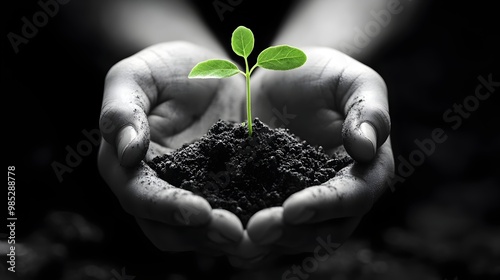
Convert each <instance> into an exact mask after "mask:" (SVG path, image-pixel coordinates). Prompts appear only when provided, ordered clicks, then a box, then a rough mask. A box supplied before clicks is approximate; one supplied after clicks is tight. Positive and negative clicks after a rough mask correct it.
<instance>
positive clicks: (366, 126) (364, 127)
mask: <svg viewBox="0 0 500 280" xmlns="http://www.w3.org/2000/svg"><path fill="white" fill-rule="evenodd" d="M359 129H360V130H361V133H362V134H363V136H364V137H365V138H366V139H367V140H368V141H370V143H371V144H372V148H373V150H372V152H373V155H375V152H376V151H377V133H376V132H375V128H374V127H373V126H372V125H371V124H370V123H367V122H364V123H362V124H361V125H360V126H359Z"/></svg>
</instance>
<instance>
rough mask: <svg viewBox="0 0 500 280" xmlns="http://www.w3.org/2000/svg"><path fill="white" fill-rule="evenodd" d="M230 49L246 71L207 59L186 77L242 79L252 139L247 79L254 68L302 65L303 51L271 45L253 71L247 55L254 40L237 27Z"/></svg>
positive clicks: (243, 29)
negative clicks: (244, 84) (241, 60)
mask: <svg viewBox="0 0 500 280" xmlns="http://www.w3.org/2000/svg"><path fill="white" fill-rule="evenodd" d="M231 47H232V49H233V51H234V52H235V53H236V54H237V55H238V56H241V57H243V58H244V59H245V72H243V71H242V70H240V69H239V68H238V66H236V64H234V63H232V62H231V61H229V60H224V59H209V60H206V61H203V62H200V63H198V64H196V66H194V67H193V69H192V70H191V72H190V73H189V76H188V77H189V78H191V79H193V78H197V79H222V78H228V77H231V76H234V75H236V74H238V73H239V74H242V75H243V76H245V81H246V94H247V96H246V105H247V106H246V107H247V123H248V135H249V136H252V104H251V95H250V76H251V75H252V73H253V71H254V70H255V69H256V68H257V67H262V68H264V69H269V70H282V71H283V70H291V69H294V68H298V67H300V66H302V65H303V64H304V63H305V62H306V60H307V57H306V55H305V53H304V52H303V51H301V50H299V49H297V48H295V47H291V46H288V45H279V46H273V47H269V48H267V49H265V50H263V51H262V52H261V53H260V54H259V56H258V57H257V63H256V64H255V65H254V66H253V67H252V68H249V66H248V56H250V53H252V50H253V47H254V37H253V33H252V31H251V30H250V29H248V28H246V27H244V26H239V27H238V28H236V29H235V30H234V32H233V36H232V38H231Z"/></svg>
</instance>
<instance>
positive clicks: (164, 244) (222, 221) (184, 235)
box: [137, 209, 243, 255]
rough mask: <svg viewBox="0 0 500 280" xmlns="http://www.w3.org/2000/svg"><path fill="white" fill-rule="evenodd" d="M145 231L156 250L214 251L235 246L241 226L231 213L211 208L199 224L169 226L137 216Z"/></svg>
mask: <svg viewBox="0 0 500 280" xmlns="http://www.w3.org/2000/svg"><path fill="white" fill-rule="evenodd" d="M137 222H138V224H139V225H140V227H141V228H142V230H143V231H144V233H145V235H146V236H147V237H148V238H149V239H150V240H151V242H152V243H153V244H154V245H155V246H156V247H157V248H159V249H160V250H163V251H171V252H181V251H198V252H202V253H206V254H211V255H217V254H220V253H225V251H228V250H229V249H228V248H231V247H234V246H236V244H238V243H239V242H240V240H241V239H242V238H243V226H242V225H241V222H239V220H238V219H237V217H236V216H234V214H232V213H230V212H228V211H225V210H218V209H216V210H213V211H212V219H211V220H210V223H209V224H207V225H205V226H201V227H188V226H172V225H167V224H164V223H160V222H157V221H152V220H147V219H141V218H137Z"/></svg>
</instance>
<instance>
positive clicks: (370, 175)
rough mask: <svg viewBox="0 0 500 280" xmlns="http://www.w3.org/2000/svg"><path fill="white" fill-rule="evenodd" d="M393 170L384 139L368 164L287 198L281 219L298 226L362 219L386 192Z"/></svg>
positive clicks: (360, 165)
mask: <svg viewBox="0 0 500 280" xmlns="http://www.w3.org/2000/svg"><path fill="white" fill-rule="evenodd" d="M393 170H394V159H393V156H392V150H391V145H390V140H389V139H388V140H387V141H386V142H385V143H384V145H382V147H380V149H379V151H378V153H377V156H376V157H375V158H374V159H373V160H372V161H371V162H370V163H368V164H364V163H358V162H356V163H354V164H353V165H352V166H350V167H346V168H344V169H342V170H341V171H340V172H339V173H338V174H337V176H335V177H334V178H332V179H331V180H329V181H327V182H325V183H324V184H322V185H320V186H313V187H309V188H307V189H304V190H302V191H300V192H297V193H295V194H293V195H291V196H290V197H289V198H288V199H287V200H286V201H285V202H284V203H283V209H284V210H283V219H284V221H285V223H288V224H292V225H298V224H306V223H317V222H321V221H326V220H331V219H337V218H344V217H356V216H360V215H364V214H365V213H366V212H368V211H369V209H370V208H371V207H372V205H373V203H374V201H376V199H377V198H378V197H379V196H380V195H381V194H382V193H383V192H384V190H385V189H387V187H388V184H387V182H388V180H389V178H390V176H391V174H393Z"/></svg>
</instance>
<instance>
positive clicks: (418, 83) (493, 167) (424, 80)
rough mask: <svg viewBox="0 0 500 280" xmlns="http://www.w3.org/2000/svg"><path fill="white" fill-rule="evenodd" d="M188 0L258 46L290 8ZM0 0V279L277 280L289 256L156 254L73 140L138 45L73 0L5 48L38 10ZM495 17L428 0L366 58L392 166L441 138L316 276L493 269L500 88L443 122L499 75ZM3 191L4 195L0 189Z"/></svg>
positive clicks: (498, 258)
mask: <svg viewBox="0 0 500 280" xmlns="http://www.w3.org/2000/svg"><path fill="white" fill-rule="evenodd" d="M61 2H64V1H61ZM90 2H93V1H90ZM199 2H200V4H199V11H200V14H201V15H202V16H203V18H204V20H206V21H207V24H208V25H209V26H210V27H211V28H213V29H214V30H215V32H216V34H217V36H219V38H221V39H223V40H227V38H228V36H229V35H228V34H230V33H231V32H232V30H234V28H235V27H236V26H238V25H247V26H251V27H252V30H253V32H254V33H255V34H259V35H258V36H259V37H258V38H260V39H261V40H260V41H257V46H256V49H263V48H264V47H266V46H267V45H268V44H269V43H270V40H271V38H272V37H273V35H274V32H275V27H277V26H279V24H280V22H281V20H282V18H283V16H284V15H285V14H286V11H287V8H286V7H289V6H290V5H289V1H274V2H273V3H276V5H273V6H272V7H271V6H270V4H269V3H266V2H264V1H260V2H259V1H242V2H241V3H240V4H239V5H237V6H236V7H234V10H232V11H231V12H228V13H225V18H224V20H223V21H221V20H220V19H219V17H218V15H217V13H216V12H215V10H214V8H213V2H214V1H199ZM223 2H226V1H223ZM235 2H236V1H235ZM427 2H430V1H427ZM437 2H439V3H437ZM4 6H5V7H4V8H3V9H2V18H3V32H2V38H3V39H2V63H1V65H2V74H1V80H2V83H1V85H2V93H3V95H4V100H5V102H4V103H3V104H4V105H3V107H4V108H6V109H7V110H6V111H5V113H4V114H5V115H4V116H5V123H4V124H6V127H5V129H4V133H3V135H4V136H3V138H4V139H6V142H4V143H6V144H5V146H4V151H5V153H6V156H5V158H6V166H15V167H16V171H15V173H16V175H15V176H16V216H17V218H18V221H17V223H16V245H17V247H16V248H17V249H16V250H17V251H16V253H17V262H16V270H17V272H16V274H13V273H11V272H8V271H6V269H7V267H8V266H7V265H6V262H5V261H4V258H5V254H6V252H7V248H8V245H7V244H6V242H5V241H6V240H5V238H4V236H5V233H6V232H7V229H6V228H4V227H3V226H2V229H1V230H0V233H3V234H4V235H2V240H1V243H0V244H1V246H0V251H1V256H0V258H1V260H2V261H1V262H0V278H1V279H16V278H12V277H13V276H17V277H18V278H19V279H64V280H73V279H75V280H76V279H107V280H110V279H113V278H115V279H120V277H121V276H123V275H125V274H126V275H130V276H135V279H172V280H173V279H175V280H180V279H199V278H200V277H202V276H203V277H217V278H218V279H254V278H256V277H260V278H262V279H281V274H282V273H283V272H284V270H286V269H288V268H289V265H288V266H283V267H280V266H277V267H276V268H275V269H272V270H271V271H270V272H269V274H264V272H254V273H253V274H252V273H249V272H246V273H242V272H240V271H238V270H235V269H233V268H231V266H230V265H229V264H228V263H227V261H226V260H225V259H223V258H209V257H204V256H198V255H195V254H191V253H179V254H170V253H162V252H160V251H158V250H157V249H156V248H155V247H154V246H153V245H152V244H151V243H150V242H149V240H147V238H146V237H145V236H143V234H142V232H141V231H140V229H139V228H138V226H137V225H136V224H135V221H134V220H133V219H132V217H131V216H129V215H128V214H126V213H125V212H124V211H123V210H122V208H121V206H120V205H119V203H118V201H117V200H116V198H115V197H114V196H113V194H112V193H111V191H110V190H109V189H108V188H107V186H106V185H105V183H104V182H103V180H102V179H101V177H100V176H99V174H98V172H97V168H96V154H97V145H94V144H93V143H91V141H89V139H88V138H87V136H86V134H88V133H90V134H92V133H95V132H96V129H97V128H98V118H99V113H100V106H101V99H102V92H103V82H104V76H105V74H106V71H107V70H108V69H109V67H111V66H112V65H113V64H114V63H116V62H117V61H119V60H120V59H122V58H125V57H127V56H129V55H132V54H133V53H134V52H135V51H137V50H134V49H126V48H124V49H121V52H114V51H113V50H112V49H110V48H108V46H107V45H106V44H105V43H104V42H107V41H108V39H109V38H104V37H103V36H104V35H103V34H102V33H99V32H94V29H95V26H98V25H99V24H101V23H100V22H99V17H98V16H97V15H96V16H95V17H93V16H92V13H88V12H86V13H85V12H83V11H82V10H81V9H82V7H85V6H86V3H85V1H82V0H72V1H69V2H68V3H67V4H64V5H60V10H59V11H58V12H57V13H56V14H55V15H54V16H53V17H50V18H49V20H48V23H47V24H46V25H44V26H43V27H41V28H38V31H37V32H36V35H35V36H33V38H30V39H29V42H28V43H25V44H20V45H19V49H18V52H17V53H16V52H15V50H14V48H13V47H12V45H11V43H10V42H9V39H8V34H9V33H10V32H14V33H17V34H20V32H21V27H22V26H23V21H22V18H23V17H27V18H29V19H31V17H32V16H33V14H35V13H36V12H38V11H40V7H39V5H38V4H37V1H16V2H14V1H9V2H8V3H4ZM262 7H265V9H264V8H262ZM257 12H258V15H259V16H255V15H256V14H257ZM83 15H85V16H86V17H85V18H83V21H82V22H84V23H85V24H83V25H78V26H74V25H73V24H74V23H72V19H74V18H75V17H76V18H78V17H83ZM89 15H90V16H89ZM495 17H497V12H496V10H495V9H494V8H493V7H492V5H491V4H489V2H488V1H475V2H468V3H467V4H461V3H457V2H454V1H433V2H432V3H428V5H426V7H425V11H424V12H422V13H421V14H420V15H419V16H418V17H416V18H415V24H413V25H412V26H411V27H410V28H408V30H406V31H405V32H404V33H402V34H401V35H399V36H397V38H395V39H394V40H392V41H391V42H390V44H386V45H385V46H384V47H383V48H381V50H380V51H379V52H377V54H376V55H374V56H373V57H370V58H369V59H367V60H366V61H364V63H366V64H368V65H369V66H371V67H373V68H374V69H375V70H376V71H378V72H379V73H380V74H381V75H382V77H384V79H385V80H386V82H387V85H388V88H389V100H390V106H391V117H392V125H393V131H392V136H391V138H392V144H393V148H394V156H395V158H396V167H401V166H402V165H401V164H402V163H401V162H402V161H401V159H407V160H408V159H409V156H410V155H411V153H412V152H414V151H415V150H416V149H418V146H417V145H416V144H415V140H416V139H419V140H424V139H429V138H430V137H431V135H432V131H433V130H434V129H436V128H442V129H443V130H444V131H445V133H446V135H447V136H448V138H447V140H446V141H445V142H444V143H442V144H437V145H436V148H435V152H434V153H432V155H430V156H428V157H426V158H425V162H424V163H423V164H421V165H419V166H418V167H416V168H415V170H414V171H413V172H411V176H408V177H407V178H405V181H404V182H403V183H398V184H395V185H394V186H393V191H388V192H387V194H386V195H384V196H383V197H382V198H381V199H380V200H379V201H378V203H377V204H376V205H375V207H374V209H373V210H372V211H371V212H370V213H369V214H368V215H367V216H366V217H365V218H364V220H363V222H362V224H361V225H360V226H359V228H358V230H357V231H356V232H355V234H354V236H353V237H352V239H351V240H349V241H348V242H347V243H346V244H345V245H344V246H343V247H342V248H341V249H340V250H339V251H338V254H337V255H335V256H334V257H332V258H330V259H329V260H328V261H327V262H325V263H322V265H321V267H320V269H319V270H318V271H317V273H316V274H315V276H316V277H317V279H459V280H463V279H500V278H496V277H499V276H500V219H499V214H500V211H499V210H500V209H499V204H500V203H499V202H500V180H499V172H500V164H499V161H498V158H499V157H500V148H499V146H498V144H499V143H500V133H499V121H500V118H499V117H498V116H497V115H495V114H496V113H497V112H498V111H497V110H498V105H500V102H499V97H498V93H499V92H500V86H497V87H496V91H493V90H494V89H495V88H493V90H492V92H491V95H490V97H489V98H488V99H486V100H484V101H481V102H480V103H479V105H478V107H477V109H475V110H474V111H473V112H471V113H470V115H468V116H467V117H466V118H465V117H464V118H462V119H461V120H462V124H461V125H460V126H459V127H458V128H457V129H453V128H452V127H451V125H450V122H446V121H445V120H444V119H443V114H444V113H445V112H446V111H447V110H449V109H453V108H454V107H453V106H454V104H463V102H464V100H470V96H472V95H474V93H475V89H476V87H477V86H478V85H479V84H480V81H479V80H478V77H480V76H481V77H484V78H485V79H488V77H489V76H490V75H491V77H492V78H491V79H492V80H493V81H498V82H500V71H499V62H500V61H499V53H498V50H499V49H500V44H499V43H498V37H499V34H500V33H499V28H498V24H497V23H496V22H495V20H494V19H495ZM494 22H495V23H494ZM467 98H469V99H467ZM471 104H472V103H471ZM451 124H454V122H453V123H451ZM87 132H88V133H87ZM85 141H88V142H89V143H90V145H87V146H86V147H87V148H89V149H88V150H89V151H88V153H89V155H87V156H82V157H81V160H80V161H79V162H78V163H77V164H75V165H76V166H75V167H74V168H71V172H69V170H68V172H66V173H64V174H63V175H62V180H60V178H58V177H57V175H56V174H55V172H54V170H53V167H52V165H53V164H54V163H55V162H58V163H61V164H64V165H67V164H66V163H65V161H66V157H67V154H68V149H69V150H71V149H73V150H76V149H77V148H78V147H80V148H86V147H83V146H82V145H85V144H82V143H83V142H85ZM0 193H1V195H2V197H5V196H6V195H7V187H5V188H4V190H2V191H1V192H0ZM1 200H2V201H4V202H5V201H6V199H1ZM2 207H4V209H2V210H1V213H2V221H4V222H2V223H6V222H5V221H6V220H5V218H3V217H5V215H6V209H7V205H6V204H3V206H2ZM296 263H300V261H297V262H296ZM332 267H333V268H334V269H332ZM123 273H125V274H123ZM266 273H267V272H266ZM122 278H123V277H122ZM123 279H127V278H123ZM129 279H131V278H129Z"/></svg>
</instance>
